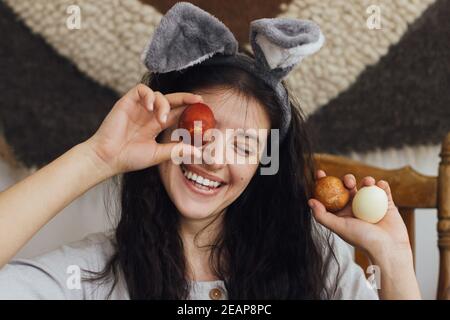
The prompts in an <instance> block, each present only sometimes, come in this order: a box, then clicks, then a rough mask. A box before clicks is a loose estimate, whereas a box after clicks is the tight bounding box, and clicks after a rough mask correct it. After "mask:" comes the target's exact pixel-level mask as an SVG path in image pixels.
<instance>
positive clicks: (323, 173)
mask: <svg viewBox="0 0 450 320" xmlns="http://www.w3.org/2000/svg"><path fill="white" fill-rule="evenodd" d="M326 176H327V175H326V173H325V171H323V170H317V171H316V179H317V180H319V179H320V178H323V177H326Z"/></svg>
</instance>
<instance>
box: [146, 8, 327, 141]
mask: <svg viewBox="0 0 450 320" xmlns="http://www.w3.org/2000/svg"><path fill="white" fill-rule="evenodd" d="M324 42H325V39H324V36H323V34H322V32H321V31H320V28H319V26H318V25H317V24H315V23H314V22H312V21H308V20H298V19H285V18H274V19H259V20H255V21H253V22H252V23H251V25H250V44H251V46H252V49H253V52H254V55H255V59H252V58H250V57H248V56H247V55H244V54H242V53H239V52H238V42H237V40H236V39H235V37H234V36H233V34H232V33H231V31H230V30H229V29H228V28H227V27H226V26H225V25H224V24H223V23H222V22H221V21H219V20H218V19H217V18H216V17H214V16H212V15H211V14H209V13H208V12H206V11H203V10H202V9H200V8H198V7H196V6H194V5H193V4H191V3H187V2H179V3H177V4H175V5H174V6H173V7H172V8H171V9H170V10H169V11H168V12H167V13H166V15H164V16H163V18H162V19H161V22H160V24H159V26H158V27H157V29H156V30H155V32H154V34H153V38H152V39H151V41H150V42H149V44H148V45H147V47H146V49H145V51H144V52H143V54H142V60H143V62H144V64H145V66H146V67H147V68H148V69H149V71H151V72H154V73H167V72H171V71H180V70H183V69H186V68H188V67H190V66H193V65H196V64H199V63H202V64H205V65H206V64H208V65H229V66H234V67H239V68H242V69H244V70H246V71H247V72H250V73H251V74H253V75H254V76H256V77H257V78H259V79H261V80H263V81H264V82H265V83H266V84H267V85H268V86H269V87H271V88H272V89H273V90H274V92H275V94H276V97H277V99H278V101H279V104H280V106H281V110H279V111H280V112H281V123H280V140H282V139H283V138H284V137H285V135H286V133H287V130H288V128H289V124H290V121H291V111H290V105H289V98H288V94H287V92H286V90H285V88H284V87H283V85H282V84H281V80H283V78H285V77H286V76H287V74H288V73H289V72H290V71H291V70H292V69H293V68H294V67H295V66H296V65H297V64H298V63H299V62H300V61H302V59H303V58H304V57H306V56H309V55H311V54H314V53H315V52H317V51H318V50H319V49H320V48H321V47H322V45H323V44H324Z"/></svg>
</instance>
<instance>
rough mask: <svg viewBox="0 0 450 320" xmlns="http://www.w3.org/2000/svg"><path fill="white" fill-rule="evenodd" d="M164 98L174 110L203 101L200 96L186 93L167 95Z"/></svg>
mask: <svg viewBox="0 0 450 320" xmlns="http://www.w3.org/2000/svg"><path fill="white" fill-rule="evenodd" d="M165 97H166V99H167V100H168V101H169V103H170V105H171V106H172V107H174V108H176V107H181V106H184V105H187V104H193V103H197V102H202V101H203V98H202V96H199V95H196V94H192V93H187V92H177V93H169V94H166V96H165Z"/></svg>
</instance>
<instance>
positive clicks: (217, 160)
mask: <svg viewBox="0 0 450 320" xmlns="http://www.w3.org/2000/svg"><path fill="white" fill-rule="evenodd" d="M225 152H226V146H225V143H224V140H223V139H217V138H216V139H213V140H211V141H210V142H208V143H206V144H205V145H204V146H203V147H202V164H203V165H204V166H205V167H206V168H207V169H209V170H211V171H216V170H219V169H221V168H223V167H224V166H225V165H226V161H225V159H226V157H225Z"/></svg>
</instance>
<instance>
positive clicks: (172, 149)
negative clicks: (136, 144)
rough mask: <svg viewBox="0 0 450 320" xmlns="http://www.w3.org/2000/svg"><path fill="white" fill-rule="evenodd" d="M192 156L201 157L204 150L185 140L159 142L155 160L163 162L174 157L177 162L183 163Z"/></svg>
mask: <svg viewBox="0 0 450 320" xmlns="http://www.w3.org/2000/svg"><path fill="white" fill-rule="evenodd" d="M192 156H194V157H196V158H201V157H202V152H201V151H200V150H199V149H198V148H196V147H195V146H192V145H190V144H186V143H183V142H172V143H164V144H157V146H156V150H155V156H154V162H155V163H161V162H164V161H167V160H170V159H172V161H173V162H174V163H175V164H181V162H183V159H186V158H187V159H190V158H191V157H192Z"/></svg>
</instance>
